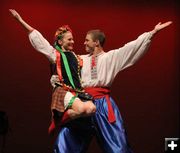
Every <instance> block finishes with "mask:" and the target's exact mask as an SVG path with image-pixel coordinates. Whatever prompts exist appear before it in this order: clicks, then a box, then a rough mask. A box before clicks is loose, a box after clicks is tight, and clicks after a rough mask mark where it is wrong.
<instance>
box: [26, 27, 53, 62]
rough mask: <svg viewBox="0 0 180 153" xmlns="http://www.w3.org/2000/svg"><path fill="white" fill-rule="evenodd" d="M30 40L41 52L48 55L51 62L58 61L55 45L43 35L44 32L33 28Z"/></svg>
mask: <svg viewBox="0 0 180 153" xmlns="http://www.w3.org/2000/svg"><path fill="white" fill-rule="evenodd" d="M29 40H30V42H31V44H32V46H33V47H34V48H35V49H36V50H37V51H38V52H40V53H42V54H44V55H45V56H47V58H48V59H49V60H50V61H51V62H53V63H54V62H55V61H56V52H55V49H54V48H53V46H51V45H50V44H49V42H48V41H47V40H46V39H45V38H44V37H43V36H42V34H41V33H40V32H39V31H37V30H33V31H32V32H31V33H29Z"/></svg>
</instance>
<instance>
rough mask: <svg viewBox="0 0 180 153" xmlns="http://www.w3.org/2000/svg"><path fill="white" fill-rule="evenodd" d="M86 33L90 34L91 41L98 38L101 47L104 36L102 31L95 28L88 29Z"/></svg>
mask: <svg viewBox="0 0 180 153" xmlns="http://www.w3.org/2000/svg"><path fill="white" fill-rule="evenodd" d="M87 34H90V35H91V36H92V39H93V41H96V40H99V43H100V45H101V47H103V45H104V43H105V38H106V36H105V34H104V32H102V31H101V30H99V29H96V30H90V31H88V32H87Z"/></svg>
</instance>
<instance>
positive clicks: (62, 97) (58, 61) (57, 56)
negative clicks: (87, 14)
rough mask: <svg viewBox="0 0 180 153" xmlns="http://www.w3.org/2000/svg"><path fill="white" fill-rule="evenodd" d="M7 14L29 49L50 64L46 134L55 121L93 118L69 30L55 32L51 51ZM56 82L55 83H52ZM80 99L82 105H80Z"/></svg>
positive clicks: (13, 11)
mask: <svg viewBox="0 0 180 153" xmlns="http://www.w3.org/2000/svg"><path fill="white" fill-rule="evenodd" d="M9 11H10V12H11V14H12V15H13V16H14V17H15V18H16V19H17V21H18V22H19V23H20V24H21V25H22V26H23V27H24V28H25V29H26V30H27V31H28V33H29V38H30V41H31V44H32V45H33V47H34V48H35V49H36V50H37V51H39V52H40V53H42V54H44V55H46V56H47V57H48V59H49V61H50V62H51V64H52V73H53V77H52V78H51V83H52V85H53V87H54V90H53V95H52V104H51V110H52V116H53V122H52V124H51V126H50V127H49V133H51V132H52V131H53V130H54V128H55V123H56V124H58V123H59V120H63V122H66V121H67V120H69V119H75V118H78V117H81V116H90V115H92V114H94V113H95V110H96V107H95V105H94V104H93V103H92V99H91V96H90V95H88V94H86V93H84V92H83V88H82V86H81V78H80V71H81V63H82V62H81V59H79V57H78V56H76V55H75V54H74V52H73V51H72V50H73V44H74V40H73V35H72V30H71V29H70V28H69V26H67V25H64V26H62V27H60V28H58V29H57V31H56V33H55V48H54V47H53V46H51V45H50V44H49V43H48V42H47V40H46V39H45V38H44V37H43V36H42V35H41V34H40V33H39V32H38V31H37V30H35V29H34V28H32V27H31V26H30V25H29V24H27V23H26V22H25V21H24V20H23V19H22V18H21V16H20V15H19V14H18V13H17V12H16V11H15V10H13V9H10V10H9ZM56 79H58V80H57V81H54V80H56ZM67 91H69V92H67ZM78 97H79V98H78ZM81 99H83V100H84V101H86V102H83V101H81ZM64 112H65V113H64Z"/></svg>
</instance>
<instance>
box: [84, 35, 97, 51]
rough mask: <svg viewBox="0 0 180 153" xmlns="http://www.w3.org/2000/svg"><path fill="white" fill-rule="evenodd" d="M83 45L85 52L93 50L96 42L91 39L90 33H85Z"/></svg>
mask: <svg viewBox="0 0 180 153" xmlns="http://www.w3.org/2000/svg"><path fill="white" fill-rule="evenodd" d="M84 45H85V50H86V52H88V53H93V52H94V49H95V47H96V42H95V41H93V39H92V36H91V34H87V35H86V38H85V42H84Z"/></svg>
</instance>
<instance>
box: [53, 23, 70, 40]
mask: <svg viewBox="0 0 180 153" xmlns="http://www.w3.org/2000/svg"><path fill="white" fill-rule="evenodd" d="M68 31H69V32H71V33H72V30H71V28H70V27H69V26H68V25H63V26H61V27H59V28H58V29H57V30H56V32H55V35H54V39H55V41H58V40H61V39H62V38H63V36H64V34H65V33H66V32H68Z"/></svg>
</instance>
